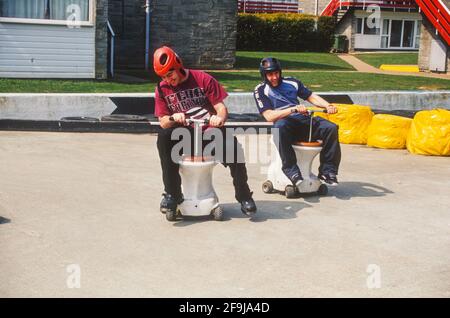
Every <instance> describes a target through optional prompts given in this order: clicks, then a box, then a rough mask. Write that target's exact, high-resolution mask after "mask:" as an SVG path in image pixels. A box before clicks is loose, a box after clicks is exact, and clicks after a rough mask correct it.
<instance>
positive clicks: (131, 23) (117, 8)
mask: <svg viewBox="0 0 450 318" xmlns="http://www.w3.org/2000/svg"><path fill="white" fill-rule="evenodd" d="M144 5H145V0H109V19H110V22H111V24H112V26H113V28H114V31H115V32H116V33H117V38H116V43H117V44H116V45H117V47H116V65H117V67H118V68H140V69H142V68H144V65H145V21H146V17H145V8H144ZM150 5H151V24H150V63H151V61H152V54H153V52H154V51H155V49H156V48H158V47H160V46H161V45H164V44H165V45H170V46H171V47H173V48H174V49H175V50H176V51H177V52H178V53H179V55H180V56H181V57H182V59H183V61H184V63H185V64H186V66H187V67H195V68H215V69H226V68H231V67H232V66H233V64H234V61H235V50H236V17H237V1H236V0H196V1H191V0H152V1H151V4H150Z"/></svg>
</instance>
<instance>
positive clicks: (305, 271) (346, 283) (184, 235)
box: [0, 131, 450, 297]
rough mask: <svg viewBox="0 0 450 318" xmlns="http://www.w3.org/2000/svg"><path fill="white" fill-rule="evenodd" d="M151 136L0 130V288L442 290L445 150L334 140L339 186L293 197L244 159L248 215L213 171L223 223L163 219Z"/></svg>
mask: <svg viewBox="0 0 450 318" xmlns="http://www.w3.org/2000/svg"><path fill="white" fill-rule="evenodd" d="M259 140H260V141H266V140H267V136H266V135H261V136H260V137H259ZM155 143H156V137H155V136H154V135H131V134H87V133H86V134H69V133H66V134H64V133H35V132H5V131H2V132H0V180H1V181H0V223H1V224H0V273H1V274H0V297H57V296H58V297H110V296H114V297H130V296H136V297H141V296H145V297H304V296H306V297H323V296H330V297H398V296H405V297H418V296H420V297H431V296H436V297H450V198H449V195H448V194H449V189H450V158H448V157H447V158H445V157H424V156H416V155H411V154H409V153H408V152H407V151H406V150H379V149H372V148H367V147H365V146H358V145H343V146H342V148H343V160H342V165H341V172H340V175H339V177H340V181H341V184H340V186H339V187H338V188H336V189H334V190H331V191H330V193H329V195H328V196H326V197H314V196H313V197H307V198H299V199H294V200H288V199H285V198H284V197H283V196H281V195H278V194H264V193H262V191H261V190H260V189H261V184H262V182H263V181H265V177H264V174H262V171H263V170H264V169H262V168H261V165H258V164H249V165H248V169H249V176H250V179H249V183H250V186H251V187H252V188H253V190H254V192H255V194H254V198H255V199H256V201H257V204H258V208H259V211H258V214H257V215H256V216H255V217H254V218H253V219H249V218H248V217H246V216H244V215H243V214H242V213H241V212H240V210H239V206H238V205H237V204H236V202H235V201H234V198H233V189H232V185H231V178H230V177H229V175H228V172H227V171H226V170H225V168H223V167H222V166H217V167H216V170H215V176H214V182H215V187H216V190H217V192H218V194H219V197H220V199H221V202H222V204H223V206H224V208H225V211H226V220H225V221H223V222H216V221H212V220H206V219H204V218H203V219H189V220H180V221H177V222H175V223H170V222H167V221H166V219H165V217H164V215H162V214H161V213H160V212H159V201H160V196H161V192H162V185H161V173H160V167H159V161H158V160H159V159H158V154H157V151H156V146H155ZM256 146H257V143H256V142H252V143H251V145H249V149H250V150H252V151H251V153H253V154H254V153H255V152H256ZM74 287H75V288H74ZM77 287H79V288H77Z"/></svg>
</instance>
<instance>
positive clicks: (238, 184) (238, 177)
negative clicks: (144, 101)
mask: <svg viewBox="0 0 450 318" xmlns="http://www.w3.org/2000/svg"><path fill="white" fill-rule="evenodd" d="M175 128H180V127H174V128H167V129H162V130H161V131H160V132H159V133H158V141H157V145H158V152H159V158H160V160H161V168H162V177H163V182H164V191H165V192H166V193H168V194H171V195H173V196H175V197H177V198H180V197H181V195H182V194H181V177H180V173H179V164H178V163H176V162H174V161H173V160H172V157H171V153H172V148H173V147H174V146H175V144H177V143H178V142H179V140H172V138H171V136H172V132H173V131H174V130H175ZM182 129H183V128H182ZM184 129H189V132H190V136H191V138H192V139H193V135H194V133H193V129H192V128H184ZM221 131H222V135H223V140H224V141H225V142H224V143H223V154H224V156H226V153H227V149H228V150H230V149H233V148H234V158H233V160H230V161H231V162H225V161H226V160H223V161H222V162H223V163H222V164H223V165H224V166H225V167H227V166H228V167H229V168H230V173H231V177H232V178H233V185H234V190H235V198H236V200H237V201H238V202H241V201H243V200H248V199H249V198H251V196H252V194H251V192H250V188H249V186H248V184H247V180H248V177H247V168H246V167H245V163H244V162H238V160H237V159H238V158H244V152H243V149H242V146H241V144H240V143H239V142H238V141H237V139H236V137H234V136H231V137H230V138H225V135H226V134H225V133H224V130H223V129H221ZM211 142H215V141H214V140H212V141H204V142H203V148H204V147H205V146H206V145H208V144H209V143H211ZM231 143H233V144H231ZM191 144H192V145H193V144H194V142H193V141H192V142H191ZM218 146H219V145H217V147H218ZM231 147H233V148H231ZM193 153H194V152H193V149H191V153H190V154H185V155H191V154H193Z"/></svg>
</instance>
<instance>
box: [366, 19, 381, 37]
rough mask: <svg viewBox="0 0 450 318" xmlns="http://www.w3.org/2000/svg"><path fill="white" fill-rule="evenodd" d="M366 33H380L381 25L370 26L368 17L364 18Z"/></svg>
mask: <svg viewBox="0 0 450 318" xmlns="http://www.w3.org/2000/svg"><path fill="white" fill-rule="evenodd" d="M363 33H364V34H367V35H379V34H380V26H378V27H369V23H368V19H367V18H364V31H363Z"/></svg>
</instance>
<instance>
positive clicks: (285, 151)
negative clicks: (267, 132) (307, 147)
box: [274, 114, 341, 182]
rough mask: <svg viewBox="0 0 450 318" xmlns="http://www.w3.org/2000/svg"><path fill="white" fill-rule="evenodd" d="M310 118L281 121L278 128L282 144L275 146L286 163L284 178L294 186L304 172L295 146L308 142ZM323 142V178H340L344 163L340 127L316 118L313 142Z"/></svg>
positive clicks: (300, 117) (276, 125)
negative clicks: (328, 175) (336, 176)
mask: <svg viewBox="0 0 450 318" xmlns="http://www.w3.org/2000/svg"><path fill="white" fill-rule="evenodd" d="M309 127H310V117H309V116H305V115H301V114H294V115H291V116H289V117H286V118H283V119H280V120H278V121H277V122H276V123H275V124H274V128H278V132H279V142H278V143H277V142H275V145H276V146H277V148H278V152H279V153H280V157H281V161H282V163H283V167H282V169H283V172H284V174H285V175H286V176H287V177H288V178H289V179H290V180H291V181H293V182H295V179H296V177H297V176H298V175H300V169H299V167H298V166H297V158H296V156H295V151H294V148H292V144H293V143H294V142H296V141H299V140H301V141H308V138H309ZM316 140H322V141H323V145H322V147H323V149H322V151H321V153H320V166H319V174H329V173H334V174H336V175H337V174H338V170H339V164H340V162H341V147H340V144H339V136H338V126H337V125H336V124H334V123H332V122H330V121H328V120H326V119H323V118H321V117H314V118H313V127H312V141H316Z"/></svg>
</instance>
